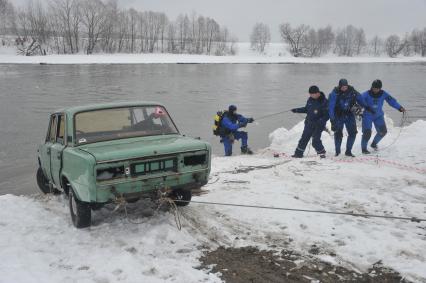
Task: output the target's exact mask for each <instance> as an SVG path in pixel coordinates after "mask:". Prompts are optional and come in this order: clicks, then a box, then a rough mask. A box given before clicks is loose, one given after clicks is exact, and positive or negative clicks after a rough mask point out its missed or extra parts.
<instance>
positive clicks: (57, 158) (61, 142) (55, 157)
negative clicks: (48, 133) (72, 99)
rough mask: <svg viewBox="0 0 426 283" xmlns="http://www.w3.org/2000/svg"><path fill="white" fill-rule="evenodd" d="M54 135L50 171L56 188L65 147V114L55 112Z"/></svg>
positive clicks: (58, 184)
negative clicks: (55, 125) (55, 124)
mask: <svg viewBox="0 0 426 283" xmlns="http://www.w3.org/2000/svg"><path fill="white" fill-rule="evenodd" d="M56 121H57V127H56V135H55V139H54V142H53V144H52V146H51V150H50V172H51V174H52V179H53V183H54V184H55V186H56V187H57V188H60V187H61V178H60V173H61V169H62V151H63V150H64V148H65V143H66V141H65V115H64V114H63V113H58V114H56Z"/></svg>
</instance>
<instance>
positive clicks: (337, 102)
mask: <svg viewBox="0 0 426 283" xmlns="http://www.w3.org/2000/svg"><path fill="white" fill-rule="evenodd" d="M328 103H329V108H328V113H329V115H330V122H331V130H332V131H333V132H334V145H335V149H336V156H338V155H339V154H340V147H341V145H342V140H343V126H345V127H346V131H347V132H348V138H347V140H346V152H345V155H346V156H350V157H355V156H354V155H353V154H352V147H353V145H354V142H355V137H356V134H357V129H356V119H355V114H356V113H358V112H359V111H360V110H361V108H360V106H364V103H363V100H362V97H361V95H360V94H359V92H358V91H356V90H355V89H354V88H353V87H352V86H350V85H349V84H348V81H347V80H346V79H341V80H339V85H338V86H337V87H335V88H334V89H333V91H332V92H331V93H330V95H329V98H328Z"/></svg>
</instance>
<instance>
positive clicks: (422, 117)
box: [410, 116, 426, 119]
mask: <svg viewBox="0 0 426 283" xmlns="http://www.w3.org/2000/svg"><path fill="white" fill-rule="evenodd" d="M410 118H413V119H426V116H410Z"/></svg>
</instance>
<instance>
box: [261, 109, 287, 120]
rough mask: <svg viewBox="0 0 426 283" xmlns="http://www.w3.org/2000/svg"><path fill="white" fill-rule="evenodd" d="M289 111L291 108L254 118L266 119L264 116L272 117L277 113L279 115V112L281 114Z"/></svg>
mask: <svg viewBox="0 0 426 283" xmlns="http://www.w3.org/2000/svg"><path fill="white" fill-rule="evenodd" d="M290 111H291V110H285V111H281V112H277V113H272V114H268V115H264V116H260V117H256V119H255V120H256V121H259V120H262V119H266V118H269V117H273V116H277V115H280V114H283V113H287V112H290Z"/></svg>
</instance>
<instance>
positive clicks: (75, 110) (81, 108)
mask: <svg viewBox="0 0 426 283" xmlns="http://www.w3.org/2000/svg"><path fill="white" fill-rule="evenodd" d="M150 105H156V106H157V105H158V106H162V107H164V105H163V104H161V103H159V102H155V101H127V102H113V103H97V104H88V105H81V106H72V107H68V108H62V109H58V110H56V111H55V112H54V113H62V112H66V113H67V114H69V115H74V114H75V113H78V112H86V111H92V110H100V109H108V108H119V107H135V106H150Z"/></svg>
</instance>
